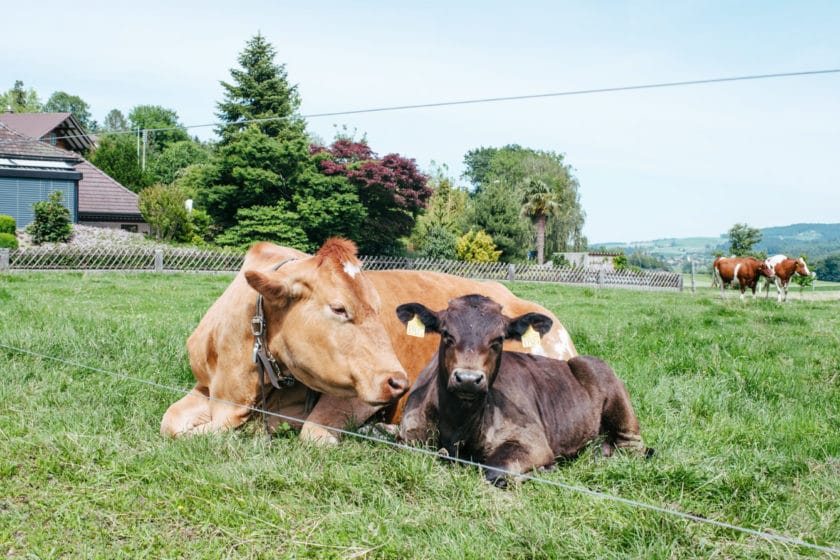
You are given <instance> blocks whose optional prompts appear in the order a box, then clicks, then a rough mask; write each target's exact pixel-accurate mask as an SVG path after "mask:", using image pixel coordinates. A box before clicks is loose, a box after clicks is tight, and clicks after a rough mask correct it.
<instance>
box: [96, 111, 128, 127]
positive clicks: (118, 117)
mask: <svg viewBox="0 0 840 560" xmlns="http://www.w3.org/2000/svg"><path fill="white" fill-rule="evenodd" d="M102 127H103V128H104V129H105V131H107V132H126V131H127V130H128V121H127V120H126V118H125V115H123V114H122V111H120V110H119V109H111V110H110V111H109V112H108V114H107V115H105V120H104V121H103V122H102Z"/></svg>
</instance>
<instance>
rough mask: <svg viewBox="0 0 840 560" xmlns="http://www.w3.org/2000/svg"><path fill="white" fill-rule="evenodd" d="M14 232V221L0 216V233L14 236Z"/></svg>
mask: <svg viewBox="0 0 840 560" xmlns="http://www.w3.org/2000/svg"><path fill="white" fill-rule="evenodd" d="M16 230H17V222H16V221H15V219H14V218H13V217H11V216H6V215H5V214H0V233H11V234H12V235H14V234H15V231H16Z"/></svg>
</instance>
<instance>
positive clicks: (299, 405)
mask: <svg viewBox="0 0 840 560" xmlns="http://www.w3.org/2000/svg"><path fill="white" fill-rule="evenodd" d="M280 263H283V264H281V266H280V267H279V268H276V267H277V265H278V264H280ZM258 291H259V293H262V294H263V296H264V298H265V323H266V328H265V330H266V336H267V346H268V348H269V349H270V351H271V352H272V354H273V355H274V357H275V358H276V359H277V361H278V362H279V363H280V365H281V367H282V368H283V370H284V371H286V372H288V373H289V374H290V375H292V376H293V377H294V378H296V379H297V380H299V381H300V382H298V383H294V384H292V385H291V386H289V387H284V388H282V389H273V388H272V387H271V386H270V385H267V384H266V385H265V386H264V387H263V389H265V392H266V395H267V397H266V401H267V402H266V403H265V407H266V408H267V409H268V410H270V411H271V412H275V413H278V414H283V415H285V416H288V417H291V418H299V419H305V422H304V423H303V424H302V425H301V424H296V423H294V422H290V423H292V424H294V425H296V426H300V427H301V428H302V430H301V437H303V438H305V439H314V440H319V441H330V442H332V441H337V438H336V437H335V435H334V432H333V431H331V430H329V428H344V427H346V426H347V425H348V424H360V423H362V422H364V421H366V420H367V419H369V418H370V417H371V416H372V415H374V413H377V412H379V415H378V418H380V419H381V420H383V421H385V422H397V421H398V420H399V418H400V413H401V410H402V403H403V402H404V399H401V400H399V401H396V402H395V401H393V400H391V399H395V398H397V397H399V395H400V394H401V393H402V392H403V391H405V388H406V386H407V384H408V381H404V378H403V375H404V374H405V373H406V372H407V374H408V377H409V379H410V380H413V379H414V378H416V376H417V374H418V373H419V372H420V371H421V370H422V369H423V367H424V366H425V365H426V363H427V362H428V361H429V358H431V356H432V354H434V352H435V350H436V349H437V344H436V341H434V340H432V339H433V338H434V337H430V336H429V337H425V338H424V339H418V338H412V339H410V340H406V337H405V329H404V327H403V325H402V323H400V321H399V320H398V319H397V317H396V314H395V309H396V307H397V305H399V304H400V303H403V302H405V301H415V300H419V299H425V300H426V301H430V302H432V303H433V304H435V305H437V304H440V305H441V306H445V305H446V302H447V301H448V300H449V299H451V298H453V297H457V296H460V295H464V294H467V293H474V292H479V293H485V294H487V295H488V296H491V297H493V298H497V299H498V300H499V301H502V302H504V304H505V306H506V307H508V308H510V309H513V310H516V312H521V313H525V312H527V311H535V312H541V313H544V314H546V315H549V316H550V317H552V318H553V315H552V314H551V313H550V312H549V311H548V310H546V309H545V308H543V307H541V306H539V305H537V304H534V303H532V302H529V301H525V300H522V299H520V298H517V297H516V296H514V295H513V294H512V293H511V292H510V291H509V290H508V289H507V288H505V287H504V286H502V285H501V284H499V283H496V282H476V281H473V280H468V279H465V278H458V277H455V276H450V275H446V274H438V273H432V272H417V271H403V270H395V271H371V272H363V271H361V263H360V261H359V260H358V258H357V256H356V248H355V245H353V244H352V243H351V242H349V241H346V240H338V239H336V240H330V241H328V242H327V243H325V244H324V246H323V247H322V248H321V249H320V250H319V251H318V253H317V254H316V255H315V256H310V255H307V254H306V253H302V252H300V251H297V250H295V249H290V248H288V247H280V246H277V245H273V244H270V243H259V244H257V245H255V246H254V247H252V248H251V249H250V250H249V251H248V253H247V255H246V257H245V262H244V264H243V266H242V270H241V271H240V272H239V274H238V275H237V276H236V278H235V279H234V280H233V282H232V283H231V285H230V286H229V287H228V288H227V290H225V292H224V294H222V295H221V296H220V297H219V299H218V300H217V301H216V302H215V303H214V304H213V305H212V306H211V307H210V309H209V310H208V311H207V313H206V314H205V315H204V317H203V318H202V319H201V322H200V323H199V325H198V327H196V329H195V331H194V332H193V334H192V335H191V336H190V338H189V340H188V341H187V349H188V351H189V355H190V365H191V367H192V370H193V375H194V376H195V378H196V385H195V388H194V389H193V390H192V392H191V393H189V394H188V395H187V396H185V397H184V398H182V399H181V400H179V401H178V402H176V403H174V404H173V405H172V406H170V407H169V410H167V412H166V414H165V415H164V417H163V420H162V422H161V431H162V432H163V433H164V434H167V435H173V436H175V435H182V434H194V433H203V432H210V431H219V430H224V429H230V428H235V427H237V426H239V425H241V424H242V423H243V422H245V421H246V420H247V419H248V417H249V416H250V414H251V410H249V409H248V408H245V407H258V406H260V405H261V399H262V397H261V394H262V392H263V391H262V390H261V387H260V383H259V375H258V370H257V365H256V364H255V363H254V360H253V350H254V336H253V335H252V332H251V321H252V319H253V317H254V312H255V301H256V297H257V293H258ZM383 333H384V336H382V334H383ZM511 348H512V349H519V350H521V349H522V346H521V345H520V344H519V343H518V342H515V341H514V342H512V343H511ZM532 350H535V351H536V352H540V353H544V354H546V355H548V356H552V357H557V358H569V357H572V356H575V355H576V354H577V352H576V350H575V347H574V344H573V343H572V340H571V338H570V337H569V334H568V332H567V331H566V330H565V329H564V328H563V325H562V324H561V323H560V322H559V321H556V320H555V325H554V326H553V327H552V330H551V332H550V333H549V334H548V335H546V336H545V337H543V344H542V345H541V346H540V347H538V348H535V349H532ZM394 353H396V357H394ZM395 360H398V363H395ZM307 386H308V387H311V388H312V389H315V390H316V391H319V392H321V393H323V394H322V395H320V397H319V398H318V400H317V402H315V403H314V407H313V403H312V399H311V398H308V397H311V393H310V392H309V391H308V390H307ZM354 394H358V396H353V395H354ZM207 397H214V399H218V400H212V401H211V400H209V399H208V398H207ZM389 400H391V405H390V406H384V405H385V403H386V402H387V401H389ZM279 422H280V420H279V418H277V417H276V416H272V417H270V418H269V424H270V427H271V428H274V427H276V425H277V424H278V423H279Z"/></svg>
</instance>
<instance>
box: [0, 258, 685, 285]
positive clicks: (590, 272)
mask: <svg viewBox="0 0 840 560" xmlns="http://www.w3.org/2000/svg"><path fill="white" fill-rule="evenodd" d="M243 259H244V254H243V253H239V252H225V251H208V250H199V249H188V248H180V247H171V248H166V249H154V248H106V249H78V248H61V249H55V248H46V247H36V248H27V249H15V250H9V249H0V272H3V271H8V270H24V271H43V270H67V271H107V270H111V271H125V272H142V271H147V272H236V271H237V270H239V269H240V268H241V266H242V261H243ZM361 260H362V262H363V263H364V267H365V269H366V270H393V269H407V270H422V271H434V272H443V273H447V274H453V275H455V276H462V277H465V278H474V279H478V280H503V281H509V282H516V281H523V282H551V283H555V284H575V285H581V284H583V285H588V286H595V287H611V288H631V289H644V290H680V291H681V290H682V289H683V280H682V275H680V274H676V273H673V272H663V271H637V270H627V269H625V270H618V271H615V270H604V269H591V268H581V267H562V268H557V267H553V266H551V265H550V264H549V265H546V266H538V265H533V264H507V263H468V262H463V261H446V260H438V259H410V258H405V257H368V256H363V257H361Z"/></svg>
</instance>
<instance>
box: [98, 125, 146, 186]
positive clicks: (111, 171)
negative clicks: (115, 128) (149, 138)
mask: <svg viewBox="0 0 840 560" xmlns="http://www.w3.org/2000/svg"><path fill="white" fill-rule="evenodd" d="M90 161H91V163H93V165H95V166H96V167H98V168H99V169H101V170H102V171H104V172H105V173H107V174H108V175H109V176H111V177H112V178H113V179H114V180H115V181H117V182H118V183H120V184H121V185H122V186H124V187H126V188H127V189H130V190H132V191H134V192H140V190H142V189H143V188H144V187H146V186H148V185H150V184H151V180H150V178H149V176H148V175H147V174H145V173H144V172H143V171H142V170H141V169H140V162H139V161H138V159H137V144H136V138H135V137H134V135H131V134H103V135H102V136H100V137H99V140H98V141H97V147H96V149H95V150H94V151H93V153H92V154H91V155H90Z"/></svg>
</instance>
